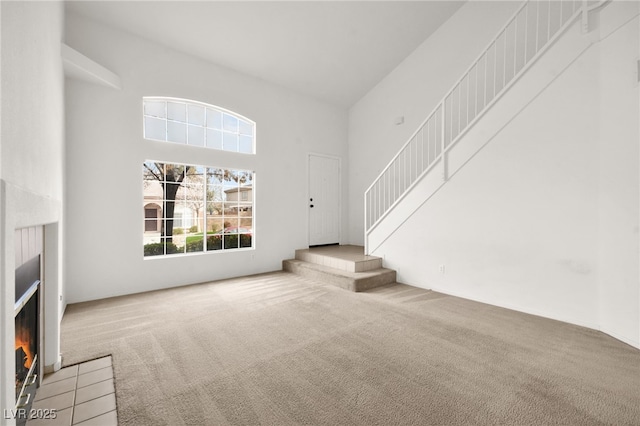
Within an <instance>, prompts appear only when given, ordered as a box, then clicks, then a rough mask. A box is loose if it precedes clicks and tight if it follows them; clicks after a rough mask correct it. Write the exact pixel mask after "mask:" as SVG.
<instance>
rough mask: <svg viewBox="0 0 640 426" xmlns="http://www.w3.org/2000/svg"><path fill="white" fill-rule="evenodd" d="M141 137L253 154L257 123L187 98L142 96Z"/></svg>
mask: <svg viewBox="0 0 640 426" xmlns="http://www.w3.org/2000/svg"><path fill="white" fill-rule="evenodd" d="M143 116H144V123H143V124H144V126H143V127H144V138H145V139H151V140H157V141H166V142H173V143H179V144H185V145H191V146H200V147H206V148H211V149H220V150H224V151H231V152H239V153H243V154H255V135H256V124H255V122H253V121H251V120H249V119H248V118H246V117H243V116H241V115H238V114H236V113H234V112H231V111H228V110H226V109H223V108H219V107H216V106H213V105H208V104H205V103H202V102H196V101H190V100H186V99H175V98H162V97H144V98H143Z"/></svg>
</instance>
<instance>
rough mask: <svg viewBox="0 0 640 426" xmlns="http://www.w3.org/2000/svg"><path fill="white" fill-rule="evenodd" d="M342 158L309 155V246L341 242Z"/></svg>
mask: <svg viewBox="0 0 640 426" xmlns="http://www.w3.org/2000/svg"><path fill="white" fill-rule="evenodd" d="M340 179H341V178H340V159H339V158H335V157H327V156H323V155H316V154H309V199H308V204H309V246H318V245H326V244H338V243H340V198H341V195H340Z"/></svg>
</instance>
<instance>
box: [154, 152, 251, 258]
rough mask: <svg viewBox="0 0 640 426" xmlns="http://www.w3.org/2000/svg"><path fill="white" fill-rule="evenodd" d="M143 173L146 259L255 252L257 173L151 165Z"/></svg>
mask: <svg viewBox="0 0 640 426" xmlns="http://www.w3.org/2000/svg"><path fill="white" fill-rule="evenodd" d="M142 172H143V193H144V208H143V211H144V215H143V216H144V219H143V220H144V221H145V226H144V227H143V229H144V232H143V240H144V256H145V257H151V256H166V255H175V254H188V253H205V252H211V251H223V250H238V249H246V248H252V247H253V241H254V238H253V203H254V201H253V200H254V198H253V182H254V173H253V172H251V171H247V170H235V169H223V168H218V167H209V166H202V165H192V164H179V163H171V162H162V161H151V160H147V161H145V162H144V163H143V166H142ZM238 194H243V195H242V196H241V197H239V196H238ZM244 194H246V195H244ZM149 206H153V207H155V208H156V211H157V214H156V215H155V216H154V215H153V214H152V212H151V210H152V209H153V208H151V207H149Z"/></svg>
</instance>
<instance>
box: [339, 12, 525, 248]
mask: <svg viewBox="0 0 640 426" xmlns="http://www.w3.org/2000/svg"><path fill="white" fill-rule="evenodd" d="M519 4H520V3H519V2H485V1H471V2H468V3H466V4H465V5H464V6H462V7H461V8H460V9H459V10H458V12H456V13H455V14H454V15H453V16H452V17H451V18H450V19H449V20H448V21H447V22H446V23H445V24H444V25H442V26H441V27H440V28H439V29H438V30H437V31H435V32H434V33H433V34H432V35H431V37H429V38H428V39H427V40H426V41H425V42H424V43H422V44H421V45H420V46H419V47H418V48H417V49H416V50H415V51H414V52H413V53H412V54H411V55H409V56H408V57H407V58H406V59H405V60H404V61H403V62H402V63H401V64H400V65H399V66H398V67H396V69H395V70H393V71H392V72H391V73H390V74H389V75H388V76H386V77H385V78H384V79H383V80H382V81H381V82H380V83H378V85H377V86H376V87H375V88H374V89H373V90H371V91H370V92H369V93H367V95H365V96H364V97H363V98H362V99H361V100H360V101H358V102H357V103H356V104H355V105H354V106H352V107H351V109H350V110H349V193H350V196H349V241H350V242H351V243H352V244H360V245H362V244H363V236H364V225H363V220H364V192H365V190H366V189H367V187H368V186H369V185H370V184H371V183H372V182H373V180H374V179H375V178H376V176H378V174H379V173H380V172H381V171H382V169H383V168H384V167H385V166H386V165H387V163H388V162H389V161H390V160H391V158H392V157H393V156H394V155H395V154H396V152H397V151H398V150H399V149H400V148H401V147H402V145H403V144H404V143H405V142H407V140H408V138H409V137H410V136H411V134H412V133H413V132H414V131H415V130H416V129H417V128H418V126H419V125H420V123H422V121H423V120H424V119H425V118H426V117H427V116H428V115H429V114H430V113H431V111H432V110H433V109H434V108H435V106H436V105H437V103H438V102H439V101H440V100H441V99H442V97H443V96H444V95H445V93H446V92H447V91H448V90H449V89H451V87H452V86H453V84H454V83H455V81H456V80H457V79H458V78H459V77H460V76H461V75H462V73H463V72H464V71H465V70H466V69H467V67H468V66H469V65H470V64H471V63H472V62H473V61H474V60H475V59H476V58H477V57H478V55H479V54H480V52H481V51H482V49H483V48H485V47H486V46H487V45H488V44H489V41H490V40H491V39H492V38H493V37H494V36H495V35H496V33H497V31H498V29H499V28H500V27H501V26H502V25H504V24H505V23H506V22H507V19H508V18H509V17H510V16H511V15H512V14H513V13H515V11H516V8H517V7H518V5H519ZM397 117H404V124H402V125H395V124H394V120H395V119H396V118H397Z"/></svg>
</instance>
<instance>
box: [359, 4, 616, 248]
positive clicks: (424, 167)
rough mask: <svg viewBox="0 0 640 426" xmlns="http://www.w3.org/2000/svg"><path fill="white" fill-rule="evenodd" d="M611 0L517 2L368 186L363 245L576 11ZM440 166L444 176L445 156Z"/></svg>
mask: <svg viewBox="0 0 640 426" xmlns="http://www.w3.org/2000/svg"><path fill="white" fill-rule="evenodd" d="M609 1H610V0H601V1H598V2H597V3H596V4H589V1H588V0H573V1H570V2H557V1H552V0H548V1H530V0H525V1H524V2H523V3H522V4H521V5H520V6H519V7H518V8H517V10H516V11H515V13H514V14H513V15H512V16H511V17H510V18H509V20H508V21H507V23H506V24H505V25H504V26H503V27H502V28H501V29H500V30H499V31H498V33H497V35H496V36H495V37H493V38H492V39H491V41H490V42H489V44H488V45H487V47H486V48H485V49H483V50H482V52H481V53H480V55H479V56H478V57H477V58H476V59H475V61H473V62H472V63H471V65H470V66H469V67H468V68H467V69H466V70H465V72H464V73H463V75H462V77H460V78H459V79H458V80H456V82H455V84H454V85H453V87H452V88H451V89H450V90H449V91H447V93H446V94H445V95H444V96H443V97H442V99H441V100H440V102H438V104H437V105H436V107H435V108H434V109H433V111H432V112H431V113H430V114H429V115H428V116H427V118H426V119H425V120H424V121H423V122H422V123H421V124H420V126H419V127H418V129H417V130H416V131H415V132H414V133H413V134H412V135H411V136H410V137H409V139H408V140H407V142H406V143H405V144H404V145H403V146H402V147H401V148H400V150H399V151H398V152H397V153H396V154H395V155H394V157H393V158H392V159H391V161H390V162H389V163H388V164H387V166H386V167H385V168H384V169H383V170H382V171H381V172H380V173H379V174H378V176H377V177H376V178H375V180H374V181H373V183H372V184H371V185H370V186H369V187H368V188H367V189H366V191H365V197H364V203H365V205H364V225H365V251H367V239H368V238H367V237H368V235H369V233H370V232H371V231H372V230H373V229H374V228H375V227H376V226H377V225H378V224H379V223H380V222H381V221H382V220H383V219H384V218H385V217H386V216H387V215H388V213H389V212H390V211H391V210H392V209H393V208H394V207H395V206H396V205H397V204H398V203H399V202H400V201H401V200H402V199H403V198H404V196H405V195H406V194H407V193H408V192H409V191H410V190H411V188H413V187H414V186H415V185H416V184H417V183H418V181H419V180H420V179H421V178H422V177H423V176H424V175H426V174H427V173H428V172H430V171H431V170H433V169H434V166H435V165H436V164H437V163H439V162H440V161H441V160H446V153H447V152H448V151H449V149H451V147H453V146H454V145H455V144H456V143H457V142H458V140H460V139H461V137H462V136H463V135H464V134H465V133H466V132H467V131H468V130H469V129H470V128H471V127H472V126H473V125H474V124H475V122H476V121H477V120H478V119H479V118H480V117H481V116H482V115H484V113H485V112H486V111H487V110H489V109H490V108H491V106H492V105H493V104H494V103H495V101H497V100H498V98H500V97H501V96H502V95H503V94H504V92H506V90H508V89H509V87H510V86H511V85H512V84H513V83H514V82H515V81H516V80H517V79H518V78H519V77H520V76H521V75H522V74H523V73H524V72H525V71H526V70H527V69H528V68H529V67H530V66H531V65H532V64H533V63H534V62H535V61H536V60H537V59H538V58H539V57H540V56H541V54H542V53H543V52H544V51H546V50H547V48H548V47H549V46H550V45H551V44H553V42H554V41H555V39H556V38H557V37H559V36H560V35H561V34H562V33H563V32H564V31H565V30H566V29H567V28H568V27H569V26H570V25H572V24H573V22H574V21H575V20H576V19H577V18H578V17H579V16H581V15H583V16H585V15H588V13H589V11H591V10H594V9H597V8H599V7H602V6H603V5H604V4H606V3H607V2H609ZM534 14H535V15H534ZM543 15H544V16H543ZM584 22H586V18H585V19H584ZM463 92H466V93H464V94H463ZM432 153H433V155H431V154H432ZM425 160H426V161H425ZM443 170H444V176H443V179H444V180H445V181H446V180H447V170H446V161H444V164H443ZM367 252H368V251H367Z"/></svg>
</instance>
